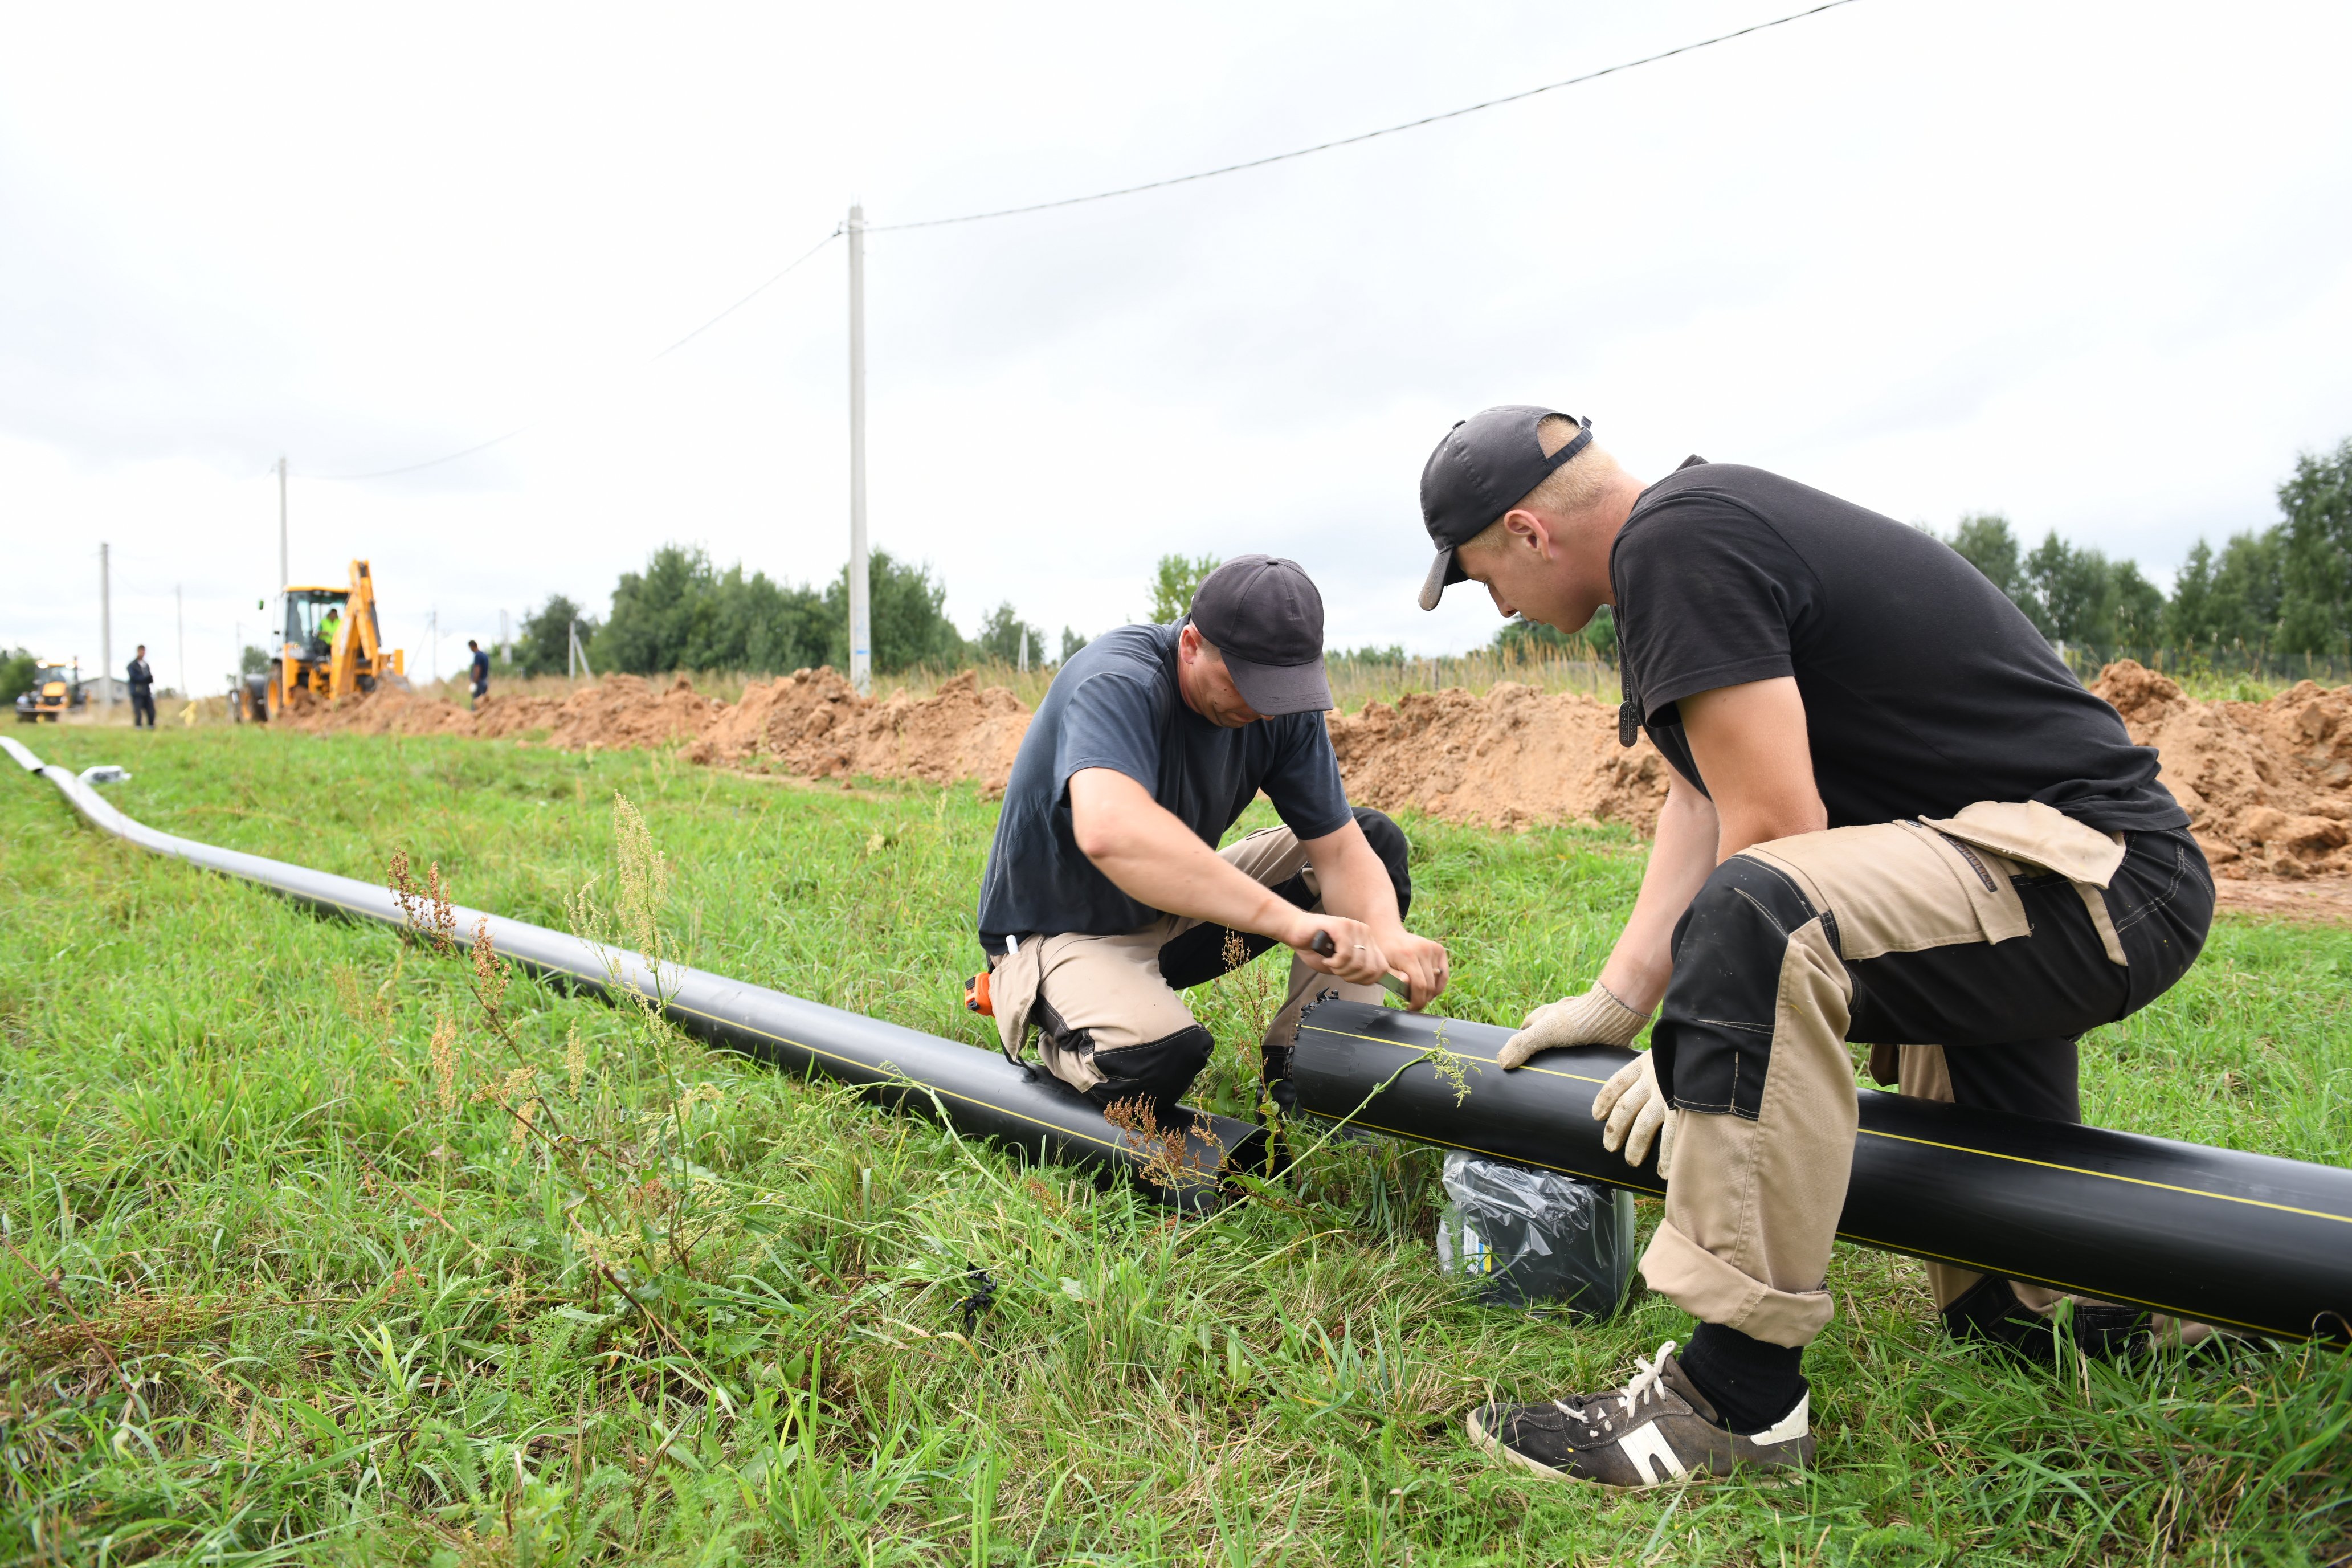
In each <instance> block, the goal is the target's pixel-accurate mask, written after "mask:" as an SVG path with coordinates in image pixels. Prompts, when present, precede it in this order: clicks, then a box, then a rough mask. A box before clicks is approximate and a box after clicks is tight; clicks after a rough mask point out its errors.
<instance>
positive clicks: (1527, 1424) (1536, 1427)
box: [1469, 1340, 1813, 1490]
mask: <svg viewBox="0 0 2352 1568" xmlns="http://www.w3.org/2000/svg"><path fill="white" fill-rule="evenodd" d="M1674 1349H1675V1342H1674V1341H1672V1340H1668V1341H1667V1342H1665V1343H1664V1344H1663V1345H1661V1346H1659V1347H1658V1353H1657V1354H1656V1355H1655V1356H1654V1357H1652V1358H1651V1359H1650V1360H1649V1361H1648V1362H1647V1363H1643V1367H1642V1370H1641V1371H1640V1372H1638V1373H1635V1374H1634V1375H1633V1381H1632V1382H1630V1383H1628V1384H1625V1386H1624V1387H1622V1388H1618V1389H1612V1390H1611V1391H1610V1392H1609V1393H1607V1394H1592V1395H1590V1396H1589V1397H1584V1398H1578V1397H1575V1396H1570V1398H1567V1399H1556V1400H1553V1401H1551V1402H1549V1404H1544V1405H1480V1406H1479V1407H1478V1408H1477V1409H1475V1410H1473V1411H1472V1412H1471V1413H1470V1420H1469V1427H1470V1440H1471V1441H1472V1442H1474V1443H1475V1444H1477V1445H1478V1446H1479V1447H1482V1448H1485V1449H1487V1450H1488V1451H1490V1452H1492V1453H1496V1454H1499V1455H1501V1456H1502V1457H1503V1458H1506V1459H1508V1460H1510V1461H1511V1462H1512V1463H1514V1464H1517V1465H1524V1466H1526V1467H1527V1468H1528V1469H1530V1470H1533V1471H1535V1472H1536V1473H1537V1474H1538V1475H1544V1476H1557V1477H1559V1479H1562V1480H1573V1481H1592V1482H1596V1483H1598V1484H1599V1485H1601V1486H1604V1487H1622V1488H1625V1489H1629V1490H1631V1489H1639V1488H1642V1487H1655V1486H1664V1484H1665V1483H1666V1482H1668V1481H1674V1480H1679V1479H1682V1478H1683V1477H1685V1476H1686V1475H1689V1474H1691V1473H1693V1472H1694V1471H1696V1472H1698V1473H1700V1474H1704V1475H1716V1476H1727V1475H1729V1474H1730V1473H1731V1472H1732V1471H1733V1469H1735V1468H1738V1467H1739V1466H1741V1465H1746V1466H1748V1467H1750V1468H1755V1469H1759V1470H1777V1471H1781V1472H1784V1475H1783V1476H1781V1477H1780V1478H1779V1479H1782V1480H1784V1481H1786V1482H1794V1481H1796V1480H1798V1479H1801V1476H1802V1474H1803V1472H1804V1471H1805V1470H1806V1469H1808V1468H1811V1465H1812V1462H1813V1432H1812V1426H1811V1410H1810V1406H1811V1404H1812V1395H1811V1394H1805V1395H1803V1396H1802V1397H1801V1398H1800V1399H1799V1400H1798V1401H1797V1407H1796V1408H1795V1409H1794V1410H1791V1411H1790V1412H1789V1414H1788V1415H1784V1416H1782V1417H1781V1418H1780V1420H1778V1421H1776V1422H1774V1423H1773V1424H1772V1425H1771V1426H1768V1427H1766V1428H1765V1429H1764V1430H1763V1431H1761V1432H1759V1433H1757V1434H1756V1435H1755V1436H1748V1437H1743V1436H1739V1435H1738V1434H1737V1433H1735V1432H1733V1431H1731V1430H1730V1429H1729V1428H1727V1427H1726V1426H1724V1425H1723V1424H1722V1423H1721V1422H1720V1421H1719V1420H1718V1419H1717V1416H1716V1413H1715V1406H1714V1405H1710V1404H1709V1403H1707V1398H1706V1395H1705V1394H1701V1393H1700V1392H1699V1391H1698V1390H1697V1389H1696V1388H1694V1387H1693V1386H1691V1382H1690V1380H1689V1379H1688V1378H1686V1377H1685V1376H1684V1375H1683V1369H1682V1367H1681V1366H1680V1365H1679V1364H1678V1363H1676V1362H1675V1358H1674Z"/></svg>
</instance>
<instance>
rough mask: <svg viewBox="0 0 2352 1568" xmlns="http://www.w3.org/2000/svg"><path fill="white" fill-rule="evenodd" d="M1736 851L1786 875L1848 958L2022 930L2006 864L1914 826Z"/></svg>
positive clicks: (1840, 831)
mask: <svg viewBox="0 0 2352 1568" xmlns="http://www.w3.org/2000/svg"><path fill="white" fill-rule="evenodd" d="M1741 853H1742V854H1743V855H1746V856H1748V858H1752V859H1756V860H1760V861H1762V862H1763V863H1764V864H1766V865H1768V866H1770V867H1772V868H1775V869H1776V870H1779V871H1780V872H1782V873H1784V874H1785V875H1787V876H1788V877H1789V878H1790V880H1791V881H1793V882H1794V883H1795V884H1796V886H1797V888H1798V889H1799V890H1800V891H1801V892H1802V893H1803V894H1804V896H1805V898H1806V900H1808V901H1809V902H1810V903H1811V905H1812V906H1813V908H1815V909H1816V910H1821V911H1822V913H1823V914H1824V915H1825V916H1827V917H1828V926H1829V934H1830V935H1831V936H1832V938H1833V939H1834V940H1835V942H1836V944H1837V952H1838V956H1839V957H1841V958H1843V959H1845V960H1847V961H1848V962H1851V963H1858V962H1860V961H1862V960H1864V959H1869V958H1876V957H1879V956H1880V955H1881V954H1883V953H1889V952H1926V951H1927V950H1929V949H1931V948H1938V947H1954V946H1958V945H1959V944H1961V943H1965V942H2006V941H2007V940H2008V939H2009V938H2011V937H2012V936H2022V935H2024V934H2025V933H2026V931H2028V930H2029V929H2030V928H2029V926H2028V924H2027V921H2026V919H2025V908H2024V905H2023V904H2022V903H2021V902H2020V901H2019V900H2018V897H2017V893H2016V890H2015V889H2012V888H2011V886H2010V885H2009V878H2008V875H2007V868H2006V867H2005V866H2000V867H1996V866H1995V865H1994V864H1993V862H1992V861H1991V860H1990V858H1987V857H1985V856H1983V855H1980V854H1978V853H1977V852H1975V851H1974V850H1971V849H1969V848H1968V847H1966V846H1963V845H1960V844H1958V843H1955V842H1954V841H1953V840H1951V839H1949V838H1948V837H1945V836H1944V835H1942V834H1940V833H1937V832H1936V831H1934V830H1933V829H1931V828H1927V827H1923V826H1920V825H1919V824H1917V823H1916V822H1883V823H1874V824H1871V825H1869V826H1857V827H1833V828H1830V829H1827V830H1825V831H1823V832H1820V833H1806V834H1801V835H1799V836H1798V837H1793V838H1778V839H1774V840H1772V841H1771V842H1770V843H1768V844H1759V845H1756V846H1754V847H1750V848H1748V849H1745V850H1742V851H1741Z"/></svg>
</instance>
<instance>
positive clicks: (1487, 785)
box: [1330, 681, 1671, 835]
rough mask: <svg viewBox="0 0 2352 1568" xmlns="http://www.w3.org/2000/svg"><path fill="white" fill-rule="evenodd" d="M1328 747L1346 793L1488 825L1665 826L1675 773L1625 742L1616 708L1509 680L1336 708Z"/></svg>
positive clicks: (1650, 751) (1651, 753) (1639, 745)
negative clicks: (1663, 811)
mask: <svg viewBox="0 0 2352 1568" xmlns="http://www.w3.org/2000/svg"><path fill="white" fill-rule="evenodd" d="M1330 727H1331V744H1332V748H1333V749H1334V750H1335V751H1337V752H1339V771H1340V773H1341V774H1342V775H1344V776H1345V777H1346V779H1347V781H1348V795H1349V798H1350V799H1352V800H1354V801H1355V802H1357V803H1358V804H1359V805H1373V806H1378V807H1380V808H1381V809H1382V810H1384V811H1385V810H1393V809H1396V808H1398V807H1402V806H1411V807H1412V808H1414V809H1416V810H1420V811H1425V812H1427V813H1429V814H1430V815H1431V816H1443V817H1448V818H1451V819H1453V820H1454V821H1457V822H1475V823H1481V824H1484V825H1486V826H1490V827H1520V826H1528V825H1529V824H1533V823H1549V822H1563V821H1572V820H1586V821H1598V822H1622V823H1626V824H1628V825H1630V826H1633V828H1634V829H1635V830H1637V831H1638V832H1641V833H1643V834H1644V835H1646V834H1648V833H1650V832H1651V831H1653V830H1654V828H1655V827H1656V826H1657V824H1658V809H1659V807H1660V806H1662V805H1664V804H1665V799H1666V784H1667V780H1668V779H1669V777H1670V776H1671V775H1670V774H1669V773H1668V771H1667V768H1666V762H1665V759H1664V757H1661V756H1660V755H1659V754H1658V752H1657V749H1656V748H1655V747H1654V746H1652V745H1651V744H1650V742H1649V741H1648V739H1647V738H1646V737H1644V738H1643V739H1641V740H1639V741H1637V742H1635V743H1634V744H1633V746H1632V747H1630V748H1628V747H1621V746H1619V745H1618V744H1617V710H1616V709H1615V708H1614V707H1612V706H1611V705H1609V704H1607V703H1604V702H1601V701H1599V700H1595V699H1593V698H1591V697H1585V696H1581V695H1579V694H1577V693H1574V692H1565V691H1562V692H1542V691H1538V690H1537V689H1535V688H1533V687H1531V686H1521V685H1519V684H1518V683H1517V682H1516V681H1505V682H1503V683H1502V684H1501V685H1499V686H1496V688H1494V689H1492V690H1490V691H1488V692H1487V693H1486V695H1485V696H1484V697H1473V696H1472V695H1471V694H1470V693H1468V692H1466V691H1464V690H1461V689H1458V688H1454V689H1447V690H1444V691H1415V692H1409V693H1407V694H1406V695H1405V696H1404V697H1403V698H1402V700H1399V701H1398V702H1397V703H1395V704H1394V705H1393V706H1391V704H1389V703H1386V702H1371V703H1367V704H1365V707H1364V710H1363V711H1362V712H1360V713H1357V714H1352V715H1349V714H1334V715H1332V716H1331V720H1330Z"/></svg>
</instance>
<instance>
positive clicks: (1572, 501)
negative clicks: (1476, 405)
mask: <svg viewBox="0 0 2352 1568" xmlns="http://www.w3.org/2000/svg"><path fill="white" fill-rule="evenodd" d="M1582 428H1583V426H1580V425H1579V424H1578V423H1577V422H1576V421H1575V420H1573V419H1570V418H1569V417H1568V416H1566V415H1562V414H1547V415H1545V416H1543V418H1542V419H1541V420H1540V421H1538V423H1537V425H1536V445H1537V446H1538V447H1540V448H1542V450H1543V455H1544V456H1545V457H1547V458H1549V457H1550V456H1551V455H1552V454H1553V453H1554V452H1557V451H1559V449H1560V448H1561V447H1565V446H1567V445H1568V444H1569V443H1570V441H1573V440H1575V439H1576V435H1577V432H1578V431H1579V430H1580V429H1582ZM1617 472H1618V469H1617V459H1616V458H1612V457H1611V456H1610V455H1609V453H1608V452H1607V450H1605V449H1604V448H1603V447H1601V445H1600V443H1598V442H1587V443H1586V444H1585V447H1584V450H1583V451H1581V452H1579V453H1578V454H1577V455H1576V456H1575V457H1573V458H1570V459H1569V460H1568V461H1567V462H1565V463H1562V464H1561V465H1560V466H1559V468H1554V469H1553V470H1552V471H1551V472H1550V473H1549V474H1546V475H1545V476H1544V479H1543V483H1541V484H1539V485H1538V486H1537V487H1536V488H1535V489H1531V490H1529V491H1528V493H1527V494H1525V495H1523V496H1521V497H1520V498H1519V499H1518V500H1517V502H1516V503H1514V504H1513V505H1512V506H1510V507H1508V508H1507V509H1506V510H1508V511H1537V512H1542V513H1544V514H1545V515H1547V516H1549V517H1567V516H1569V515H1570V514H1572V513H1575V512H1580V511H1582V510H1584V509H1585V508H1586V507H1589V506H1591V504H1592V503H1593V502H1595V501H1597V500H1600V499H1601V492H1602V491H1603V490H1605V489H1608V488H1609V481H1610V480H1611V479H1615V478H1616V477H1617ZM1502 532H1503V520H1502V519H1501V518H1499V517H1498V518H1496V520H1495V521H1492V522H1490V523H1488V524H1487V525H1486V527H1485V528H1483V529H1481V530H1479V531H1478V533H1477V534H1476V535H1475V537H1473V538H1472V539H1470V540H1468V541H1467V542H1465V543H1464V544H1463V545H1462V546H1461V548H1462V549H1464V550H1475V549H1478V548H1481V547H1483V546H1486V545H1496V544H1500V543H1501V542H1502Z"/></svg>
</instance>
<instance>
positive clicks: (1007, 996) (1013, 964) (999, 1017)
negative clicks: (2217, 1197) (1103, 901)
mask: <svg viewBox="0 0 2352 1568" xmlns="http://www.w3.org/2000/svg"><path fill="white" fill-rule="evenodd" d="M1044 970H1045V938H1043V937H1037V936H1033V937H1030V938H1028V939H1027V940H1026V941H1024V940H1023V939H1022V938H1020V937H1017V936H1016V937H1014V938H1013V951H1012V952H1007V953H1006V954H1004V955H1003V957H1002V958H997V959H992V960H991V961H990V963H989V965H988V995H989V1005H990V1007H991V1008H992V1010H993V1012H994V1013H995V1015H996V1037H997V1042H998V1044H999V1045H1000V1046H1002V1047H1003V1051H1004V1055H1005V1057H1006V1058H1007V1059H1009V1060H1011V1061H1012V1062H1013V1063H1014V1064H1015V1065H1016V1066H1017V1065H1018V1064H1019V1063H1020V1061H1021V1058H1024V1057H1025V1056H1027V1055H1028V1054H1029V1016H1030V1014H1031V1013H1033V1012H1034V1011H1035V1010H1036V1006H1037V985H1038V982H1039V978H1040V976H1041V975H1042V974H1043V973H1044Z"/></svg>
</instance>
